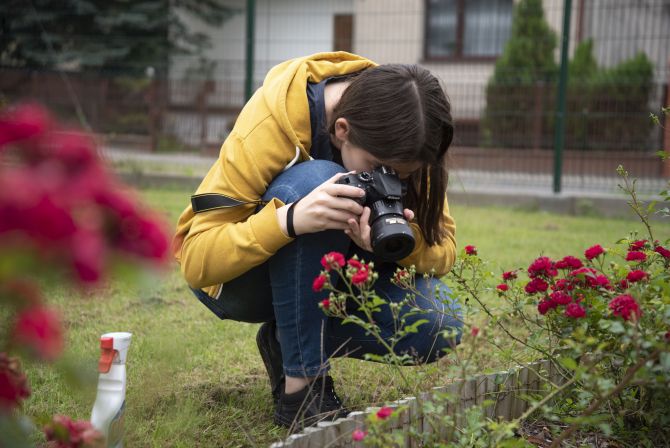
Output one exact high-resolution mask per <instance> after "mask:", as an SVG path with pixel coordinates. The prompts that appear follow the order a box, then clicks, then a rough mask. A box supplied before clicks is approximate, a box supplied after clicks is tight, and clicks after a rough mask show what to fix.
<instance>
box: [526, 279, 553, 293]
mask: <svg viewBox="0 0 670 448" xmlns="http://www.w3.org/2000/svg"><path fill="white" fill-rule="evenodd" d="M548 287H549V284H548V283H547V282H545V281H544V280H542V279H541V278H539V277H538V278H534V279H532V280H531V281H530V282H528V284H527V285H526V287H525V288H524V290H525V291H526V292H527V293H528V294H535V293H536V292H544V291H546V290H547V288H548Z"/></svg>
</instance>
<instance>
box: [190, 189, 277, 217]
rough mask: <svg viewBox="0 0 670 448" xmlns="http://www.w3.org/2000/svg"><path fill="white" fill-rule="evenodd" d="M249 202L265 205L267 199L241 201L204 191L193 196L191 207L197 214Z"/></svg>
mask: <svg viewBox="0 0 670 448" xmlns="http://www.w3.org/2000/svg"><path fill="white" fill-rule="evenodd" d="M247 204H255V205H265V204H267V201H240V200H239V199H235V198H231V197H230V196H226V195H225V194H220V193H203V194H194V195H193V196H191V207H192V208H193V213H196V214H197V213H202V212H208V211H210V210H219V209H222V208H230V207H237V206H239V205H247Z"/></svg>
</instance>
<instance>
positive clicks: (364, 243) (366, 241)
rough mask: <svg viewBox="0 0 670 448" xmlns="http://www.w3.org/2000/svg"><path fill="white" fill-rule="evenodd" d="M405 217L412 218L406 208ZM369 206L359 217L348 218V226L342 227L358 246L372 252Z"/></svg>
mask: <svg viewBox="0 0 670 448" xmlns="http://www.w3.org/2000/svg"><path fill="white" fill-rule="evenodd" d="M403 214H404V215H405V219H406V220H407V221H411V220H412V219H414V212H413V211H412V210H410V209H408V208H406V209H404V210H403ZM369 221H370V207H365V209H364V210H363V214H361V216H360V219H359V220H356V219H353V218H352V219H350V220H349V228H348V229H344V233H346V234H347V235H348V236H349V238H351V241H353V242H354V243H356V245H357V246H358V247H360V248H361V249H363V250H367V251H368V252H372V240H371V239H370V238H371V229H372V228H371V227H370V222H369Z"/></svg>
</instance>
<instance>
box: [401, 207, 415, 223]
mask: <svg viewBox="0 0 670 448" xmlns="http://www.w3.org/2000/svg"><path fill="white" fill-rule="evenodd" d="M403 213H404V215H405V219H406V220H408V221H411V220H413V219H414V212H413V211H412V210H410V209H408V208H406V209H405V210H403Z"/></svg>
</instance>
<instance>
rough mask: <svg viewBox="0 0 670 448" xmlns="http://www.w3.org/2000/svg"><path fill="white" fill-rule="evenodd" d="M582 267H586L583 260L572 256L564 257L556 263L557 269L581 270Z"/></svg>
mask: <svg viewBox="0 0 670 448" xmlns="http://www.w3.org/2000/svg"><path fill="white" fill-rule="evenodd" d="M582 266H584V265H583V264H582V260H580V259H579V258H577V257H573V256H572V255H568V256H566V257H563V258H562V259H560V260H559V261H557V262H556V269H579V268H581V267H582Z"/></svg>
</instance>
